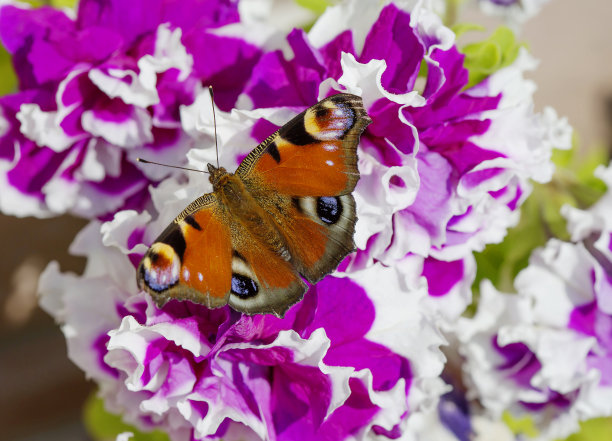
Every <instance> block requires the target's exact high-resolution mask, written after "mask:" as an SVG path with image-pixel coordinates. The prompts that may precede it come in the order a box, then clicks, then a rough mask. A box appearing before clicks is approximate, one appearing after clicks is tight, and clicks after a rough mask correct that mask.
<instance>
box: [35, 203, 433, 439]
mask: <svg viewBox="0 0 612 441" xmlns="http://www.w3.org/2000/svg"><path fill="white" fill-rule="evenodd" d="M167 196H170V193H167ZM159 197H160V195H158V196H157V198H159ZM158 200H159V199H158ZM147 221H148V215H146V214H144V215H136V213H135V212H133V211H125V212H120V213H119V214H117V216H116V217H115V219H114V220H113V221H112V222H108V223H106V224H104V225H102V228H101V231H102V240H100V234H99V232H98V230H99V228H100V224H99V223H98V222H94V223H92V224H90V226H88V227H87V228H86V229H85V230H84V231H83V232H82V233H81V234H80V235H79V236H78V238H77V240H76V242H75V243H74V244H73V247H72V250H73V252H76V253H78V254H85V255H87V256H88V257H89V260H88V262H89V263H88V267H87V268H88V269H87V271H86V273H85V274H84V275H83V276H82V277H78V278H76V277H74V276H71V275H61V274H59V273H58V269H57V265H56V264H51V265H50V266H49V268H48V269H47V270H46V271H45V274H44V275H43V277H42V280H41V287H42V288H41V293H42V306H43V307H44V308H45V309H46V310H47V311H48V312H49V313H50V314H52V315H53V316H54V317H55V318H56V319H57V320H58V321H59V322H60V323H62V325H63V329H64V330H65V332H66V337H67V340H68V352H69V356H70V358H71V359H72V360H73V361H74V362H75V363H76V364H77V365H78V366H80V367H81V368H82V369H83V370H85V371H86V372H87V374H88V376H90V377H91V378H93V379H94V380H95V381H96V382H97V383H98V385H99V386H100V393H101V396H102V397H103V398H104V399H105V402H106V404H107V406H108V407H109V409H110V410H111V411H114V412H116V413H120V414H121V415H123V416H124V418H126V420H128V421H130V422H131V423H133V424H136V425H138V426H139V427H142V428H144V429H151V428H161V429H163V430H165V431H167V432H168V433H169V434H170V435H171V437H172V439H173V440H191V439H204V438H206V437H210V438H213V439H216V438H223V439H231V438H232V436H233V435H232V434H234V433H240V434H241V435H242V436H248V437H249V439H277V440H287V439H296V438H300V439H304V440H308V439H312V440H320V439H329V440H339V439H351V438H354V437H356V438H363V437H367V436H372V435H379V436H385V437H387V438H391V439H395V438H396V437H398V436H400V435H401V434H402V433H405V432H406V430H408V426H409V421H410V419H411V417H412V416H414V415H418V413H419V410H420V409H421V407H422V406H424V405H425V404H426V403H427V402H431V401H432V400H433V401H434V402H435V399H436V397H437V394H438V393H440V392H441V389H440V385H441V383H440V382H439V380H438V378H437V376H438V375H439V373H440V371H441V368H442V354H441V353H440V352H439V350H438V347H439V345H440V344H441V343H442V342H443V340H442V339H441V338H440V337H439V335H438V333H437V332H436V330H435V328H434V327H433V326H432V325H431V323H430V321H429V320H428V319H427V317H426V316H425V315H424V314H423V313H422V312H421V311H420V310H419V306H418V305H419V304H420V302H421V301H423V299H424V298H425V296H426V293H425V290H424V289H422V288H421V289H418V290H406V289H405V288H402V283H401V280H400V277H399V276H398V274H397V272H396V271H395V270H394V269H392V268H384V267H382V266H381V265H375V266H372V267H371V268H369V269H367V270H365V271H362V272H361V273H360V274H359V276H358V277H353V278H351V279H349V278H335V277H331V276H329V277H327V278H325V279H324V280H323V281H321V282H320V283H318V284H317V285H316V286H314V287H313V288H312V289H311V290H310V291H308V293H307V294H306V296H305V298H304V300H303V301H302V302H300V303H299V304H297V305H295V306H294V307H292V308H291V309H290V310H289V311H288V313H287V314H286V315H285V317H284V318H283V319H279V318H276V317H274V316H270V315H256V316H246V315H242V314H240V313H237V312H235V311H233V310H231V309H230V308H229V307H223V308H220V309H215V310H209V309H207V308H205V307H203V306H200V305H195V304H192V303H190V302H182V303H181V302H170V303H169V304H167V305H166V306H165V307H164V308H162V309H158V308H157V307H156V306H155V305H154V303H153V302H152V301H151V299H150V298H149V297H148V296H145V295H143V294H142V293H137V291H136V287H135V283H134V282H133V280H134V278H135V267H134V266H133V265H130V263H132V264H135V263H137V262H138V260H139V258H140V257H141V256H142V250H143V249H144V248H145V247H144V246H143V245H142V244H141V240H143V239H141V238H145V239H144V240H147V241H148V240H149V239H146V238H148V237H149V236H152V233H153V232H152V230H151V227H150V226H145V223H146V222H147ZM150 225H152V224H150ZM407 335H411V336H413V335H414V336H416V338H415V339H414V340H413V339H412V338H411V339H406V338H404V337H405V336H407Z"/></svg>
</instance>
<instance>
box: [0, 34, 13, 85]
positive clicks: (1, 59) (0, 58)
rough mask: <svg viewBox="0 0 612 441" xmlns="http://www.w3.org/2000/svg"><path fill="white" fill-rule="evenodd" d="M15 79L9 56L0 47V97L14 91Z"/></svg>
mask: <svg viewBox="0 0 612 441" xmlns="http://www.w3.org/2000/svg"><path fill="white" fill-rule="evenodd" d="M16 87H17V77H16V76H15V71H14V70H13V64H12V63H11V56H10V54H9V53H8V52H7V51H6V50H5V49H4V48H3V47H1V46H0V96H2V95H6V94H7V93H11V92H13V91H15V88H16Z"/></svg>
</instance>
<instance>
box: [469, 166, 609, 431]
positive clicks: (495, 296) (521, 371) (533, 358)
mask: <svg viewBox="0 0 612 441" xmlns="http://www.w3.org/2000/svg"><path fill="white" fill-rule="evenodd" d="M597 174H598V176H600V177H601V178H602V179H603V180H604V181H605V182H606V183H607V184H608V186H609V187H608V188H609V189H611V188H612V167H610V168H607V169H603V168H600V169H598V171H597ZM611 194H612V192H611V191H608V193H607V194H606V195H605V196H604V197H603V198H602V199H601V201H599V202H598V203H597V204H596V205H594V206H593V207H592V208H591V209H589V210H587V211H583V210H578V209H575V208H570V207H565V208H564V210H563V211H564V213H565V215H566V216H567V217H568V219H569V230H570V233H571V235H572V239H573V240H574V241H575V242H572V243H567V242H562V241H560V240H557V239H551V240H550V241H549V242H548V243H547V245H546V246H545V247H544V248H542V249H538V250H536V251H534V253H533V254H532V256H531V258H530V261H529V266H528V267H527V268H526V269H524V270H523V271H521V273H519V275H518V276H517V278H516V280H515V287H516V290H517V292H518V295H510V294H502V293H499V292H497V291H496V290H495V288H493V286H492V285H491V284H490V283H483V285H482V286H481V292H482V295H481V298H480V301H479V310H478V313H477V315H476V316H475V317H474V318H473V319H462V320H461V322H460V323H459V325H458V327H457V333H458V335H459V338H460V339H461V341H462V343H463V352H464V355H465V356H466V359H467V366H466V369H465V373H466V374H467V377H468V380H469V381H470V383H471V385H472V394H473V396H474V397H477V398H478V399H479V400H480V401H481V402H482V404H483V405H484V406H485V408H486V409H488V410H489V411H490V412H492V413H493V414H494V415H500V414H501V412H502V411H504V410H510V411H511V412H513V413H516V414H527V413H528V414H529V415H530V416H531V417H532V418H533V419H534V421H535V422H536V423H537V425H538V427H539V428H540V430H541V437H542V438H543V439H552V438H554V437H563V436H566V435H568V434H570V433H572V432H574V431H576V430H577V429H578V421H582V420H586V419H589V418H595V417H601V416H610V415H612V376H611V373H612V339H611V337H610V336H611V333H610V331H611V330H612V246H611V244H612V225H610V216H611V215H612V210H611V207H612V205H611V204H610V200H611V199H610V198H611Z"/></svg>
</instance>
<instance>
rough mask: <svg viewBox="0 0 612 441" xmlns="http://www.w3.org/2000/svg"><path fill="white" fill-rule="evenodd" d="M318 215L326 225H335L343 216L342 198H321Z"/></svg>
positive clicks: (318, 201) (318, 200)
mask: <svg viewBox="0 0 612 441" xmlns="http://www.w3.org/2000/svg"><path fill="white" fill-rule="evenodd" d="M317 215H318V216H319V219H321V220H322V221H323V222H325V223H326V224H335V223H336V222H338V220H340V216H341V215H342V203H341V202H340V198H338V197H333V196H321V197H320V198H319V199H317Z"/></svg>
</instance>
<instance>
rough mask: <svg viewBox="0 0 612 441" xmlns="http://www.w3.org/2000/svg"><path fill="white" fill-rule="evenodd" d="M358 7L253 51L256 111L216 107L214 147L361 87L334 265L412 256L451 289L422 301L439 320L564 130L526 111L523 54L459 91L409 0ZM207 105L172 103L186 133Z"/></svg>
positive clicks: (445, 54)
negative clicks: (355, 154) (345, 245)
mask: <svg viewBox="0 0 612 441" xmlns="http://www.w3.org/2000/svg"><path fill="white" fill-rule="evenodd" d="M363 8H364V5H363V4H362V3H359V2H355V1H347V2H343V3H342V4H340V5H338V6H334V7H331V8H328V10H327V11H326V12H325V13H324V14H323V15H322V16H321V17H320V18H319V20H318V21H317V22H316V23H315V24H314V26H313V28H312V29H311V31H310V32H309V33H308V34H306V33H304V32H303V31H301V30H294V31H292V32H291V33H289V35H288V36H287V39H286V45H285V46H284V47H282V49H278V50H274V51H269V52H266V53H264V54H263V55H262V56H261V58H260V59H259V61H258V62H257V64H256V65H255V67H254V69H253V73H252V75H251V77H250V78H249V80H248V82H247V84H246V86H245V88H244V91H243V93H242V94H241V95H240V96H239V98H238V101H237V106H238V108H240V109H253V110H254V111H259V112H258V113H252V114H250V113H249V112H247V111H241V112H237V113H234V114H233V116H231V115H229V116H225V115H221V116H220V117H219V120H220V121H218V124H219V126H218V128H219V140H220V141H221V142H220V145H221V148H220V154H221V155H225V154H226V153H225V151H224V150H225V146H226V145H227V146H230V145H231V147H228V148H227V149H226V150H227V151H228V152H232V153H230V154H233V152H236V151H237V150H236V149H238V151H240V154H234V157H233V158H227V161H228V162H227V163H225V164H228V165H229V166H228V169H233V167H235V165H237V163H238V162H239V161H240V160H241V159H242V158H243V157H244V155H246V153H248V151H249V150H250V149H251V148H252V147H253V146H254V145H256V144H257V143H258V142H261V141H263V139H265V138H266V137H267V136H268V135H269V134H270V133H272V132H273V131H274V130H275V129H276V128H278V127H279V126H281V125H282V124H283V123H284V122H286V121H288V119H289V118H290V117H291V116H293V115H295V114H296V113H299V112H300V111H302V110H304V108H305V107H307V106H310V105H313V104H315V103H316V102H317V101H318V100H319V99H321V98H323V97H325V96H328V95H330V94H333V93H336V92H337V91H348V92H351V93H355V94H357V95H360V96H362V97H363V100H364V105H365V107H366V109H367V112H368V114H369V116H370V117H371V118H372V120H373V123H372V124H371V125H370V126H369V127H368V128H367V130H366V131H365V132H364V134H363V135H362V137H361V143H360V147H359V158H360V161H359V169H360V174H361V178H360V181H359V183H358V185H357V188H356V190H355V198H356V201H357V214H358V218H359V221H358V223H357V231H356V235H355V241H356V244H357V248H358V249H357V253H355V254H354V255H352V256H351V258H349V259H347V260H345V261H344V262H343V264H342V265H341V267H340V270H341V271H343V272H347V273H351V272H353V271H358V270H361V269H363V268H367V267H368V266H370V265H372V264H374V263H375V262H381V263H383V264H385V265H397V266H398V268H400V270H401V268H403V267H407V268H411V267H413V266H414V265H417V266H419V265H420V266H421V275H423V276H425V277H426V278H427V280H428V281H429V282H430V284H434V285H436V286H435V287H434V289H432V290H430V296H431V297H436V294H434V292H437V293H438V294H437V296H438V297H440V298H442V297H443V294H445V293H450V292H451V291H452V292H461V293H463V294H460V295H459V296H458V297H455V301H448V302H436V301H435V300H433V301H432V304H434V305H435V304H437V305H438V306H440V307H441V308H442V309H444V310H439V311H438V312H439V313H440V315H441V316H444V317H447V318H451V317H457V316H458V315H459V314H461V312H463V310H464V309H465V307H466V306H467V304H469V302H470V299H471V295H470V284H471V281H472V280H473V268H474V265H473V257H472V252H473V251H480V250H482V249H483V248H484V247H485V246H486V245H487V244H489V243H496V242H499V241H501V240H502V239H503V237H504V236H505V234H506V231H507V229H508V228H509V227H511V226H513V225H514V224H515V223H516V222H517V220H518V216H519V209H520V206H521V204H522V202H523V201H524V200H525V199H526V197H527V196H528V195H529V193H530V191H531V184H530V182H531V180H534V181H537V182H546V181H548V180H550V178H551V176H552V172H553V165H552V162H551V161H550V155H551V152H552V149H553V147H555V146H556V147H559V148H569V146H570V136H569V135H570V129H569V126H568V125H567V123H566V121H565V120H564V119H559V118H558V117H557V116H556V114H555V112H554V111H553V110H552V109H549V108H547V109H545V110H544V111H543V112H542V113H539V114H538V113H534V111H533V102H532V95H533V91H534V85H533V84H532V83H531V82H530V81H527V80H525V79H524V78H523V72H524V71H526V70H529V69H532V68H534V67H535V61H534V60H533V59H532V58H531V57H530V56H529V55H528V53H527V52H526V51H524V50H523V51H521V52H520V54H519V56H518V58H517V59H516V60H515V62H514V63H512V64H511V65H510V66H509V67H506V68H504V69H501V70H499V71H498V72H496V73H495V74H493V75H491V76H490V77H488V78H486V79H485V80H484V81H482V82H480V83H478V84H476V85H474V86H472V87H468V71H467V70H466V68H464V67H463V59H464V57H463V55H462V54H461V53H460V52H459V51H458V49H457V47H456V45H455V43H454V34H453V33H452V32H451V31H450V30H449V29H448V28H446V27H444V26H443V25H442V24H441V23H440V20H439V18H438V17H437V16H436V15H435V14H433V13H432V12H430V11H429V10H428V9H426V8H424V7H422V6H419V5H417V6H416V7H415V9H413V10H412V11H411V12H409V11H407V10H404V9H402V8H401V7H400V6H398V5H396V4H393V3H391V4H388V5H386V6H380V5H379V4H378V3H368V4H367V5H365V10H364V9H363ZM208 107H209V106H207V105H205V104H198V103H196V104H194V105H192V106H188V107H184V108H183V109H184V113H183V115H182V121H183V123H184V127H185V130H186V131H187V132H188V133H190V134H191V135H192V136H197V135H196V132H197V131H198V130H200V131H202V132H203V133H206V134H207V135H208V137H210V136H212V133H213V126H212V117H211V115H210V111H209V110H207V108H208ZM266 109H268V110H267V111H266ZM266 112H267V113H266ZM200 113H203V114H205V116H201V115H200ZM218 116H219V115H218ZM198 120H200V124H199V126H198V127H196V124H195V121H198ZM226 120H227V121H228V122H227V123H226V122H225V121H226ZM202 145H206V144H202ZM208 145H210V144H208ZM214 154H215V153H214V150H212V149H211V148H208V149H202V150H201V151H198V150H197V149H194V150H192V152H190V155H191V159H192V161H191V163H192V164H193V165H194V166H195V164H197V163H198V161H199V162H200V164H201V163H202V162H212V161H214ZM196 159H197V160H196ZM221 162H222V164H223V158H222V160H221ZM411 256H418V258H417V259H413V258H412V257H411ZM444 266H446V267H447V268H448V269H450V271H449V272H447V271H445V269H443V268H442V267H444ZM427 273H430V274H444V275H445V277H444V279H443V280H436V279H435V278H433V277H427ZM451 303H453V305H454V306H452V307H451V306H450V305H451Z"/></svg>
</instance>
